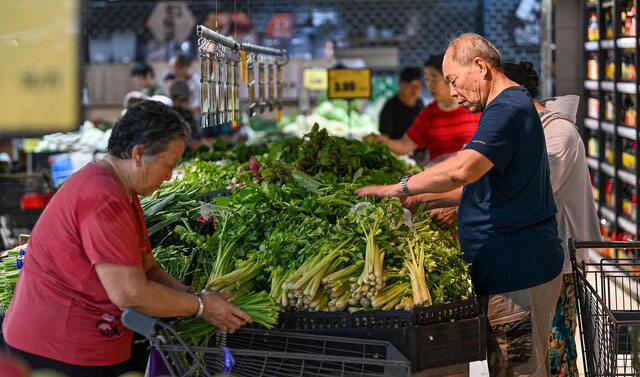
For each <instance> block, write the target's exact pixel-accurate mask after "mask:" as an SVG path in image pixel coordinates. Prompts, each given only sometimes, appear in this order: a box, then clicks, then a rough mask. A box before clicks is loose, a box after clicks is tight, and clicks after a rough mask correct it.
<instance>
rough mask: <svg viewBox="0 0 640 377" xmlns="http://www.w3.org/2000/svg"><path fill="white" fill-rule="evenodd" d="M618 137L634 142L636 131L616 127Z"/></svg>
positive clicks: (624, 127) (629, 128)
mask: <svg viewBox="0 0 640 377" xmlns="http://www.w3.org/2000/svg"><path fill="white" fill-rule="evenodd" d="M618 135H620V136H622V137H625V138H627V139H631V140H636V129H635V128H631V127H626V126H618Z"/></svg>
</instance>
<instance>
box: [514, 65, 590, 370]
mask: <svg viewBox="0 0 640 377" xmlns="http://www.w3.org/2000/svg"><path fill="white" fill-rule="evenodd" d="M503 68H504V73H505V75H507V77H509V78H510V79H511V80H513V81H515V82H517V83H518V84H520V85H522V86H524V87H525V88H526V89H527V91H528V92H529V95H530V96H531V98H533V104H534V106H535V107H536V110H538V113H539V114H540V118H541V121H542V127H543V128H544V135H545V140H546V144H547V154H548V155H549V171H550V173H551V186H552V187H553V197H554V198H555V200H556V206H557V207H558V214H557V215H556V218H557V219H558V234H559V236H560V238H562V247H563V249H564V267H563V269H562V273H563V284H562V290H561V292H560V299H559V300H558V303H557V305H556V308H555V314H554V318H553V322H552V324H551V336H550V342H549V351H550V362H551V376H554V377H556V376H558V377H559V376H576V377H577V376H578V365H577V356H578V355H577V350H576V343H575V336H576V310H577V307H576V305H577V304H576V292H575V289H574V283H573V274H572V271H571V263H570V259H569V245H568V242H569V238H573V239H575V240H581V241H599V240H600V227H599V223H598V214H597V213H596V209H595V206H594V205H593V203H594V200H593V191H592V189H591V181H590V179H589V169H588V167H587V159H586V155H585V150H584V144H583V142H582V139H581V138H580V133H579V132H578V128H577V126H576V114H577V112H578V105H579V103H580V97H578V96H575V95H568V96H562V97H555V98H551V99H548V100H545V101H538V100H537V99H536V98H537V97H538V95H539V94H540V93H539V90H538V83H539V79H538V74H537V72H536V71H535V69H534V67H533V63H531V62H526V61H525V62H520V63H518V64H515V63H505V64H504V66H503ZM579 251H581V253H578V254H577V255H576V258H577V259H578V262H581V261H583V260H584V259H585V258H586V255H584V251H585V250H579Z"/></svg>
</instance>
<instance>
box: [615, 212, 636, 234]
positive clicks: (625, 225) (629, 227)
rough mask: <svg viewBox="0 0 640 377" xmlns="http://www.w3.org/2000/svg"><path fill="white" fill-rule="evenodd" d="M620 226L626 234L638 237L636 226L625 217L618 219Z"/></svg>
mask: <svg viewBox="0 0 640 377" xmlns="http://www.w3.org/2000/svg"><path fill="white" fill-rule="evenodd" d="M618 225H619V226H620V228H622V229H623V230H624V231H625V232H628V233H631V234H633V235H634V236H636V224H635V223H634V222H633V221H631V220H629V219H627V218H625V217H622V216H620V217H618Z"/></svg>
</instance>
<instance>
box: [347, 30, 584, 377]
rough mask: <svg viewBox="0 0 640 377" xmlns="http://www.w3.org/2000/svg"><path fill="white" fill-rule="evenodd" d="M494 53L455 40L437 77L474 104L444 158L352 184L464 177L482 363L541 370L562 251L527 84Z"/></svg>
mask: <svg viewBox="0 0 640 377" xmlns="http://www.w3.org/2000/svg"><path fill="white" fill-rule="evenodd" d="M501 60H502V59H501V56H500V52H499V51H498V50H497V49H496V47H495V46H494V45H493V44H491V42H489V41H487V40H486V39H484V38H483V37H481V36H479V35H477V34H463V35H462V36H460V37H458V38H456V39H455V40H453V41H452V42H451V43H450V44H449V47H448V48H447V52H446V54H445V57H444V61H443V72H444V75H445V76H444V77H445V78H446V80H447V81H448V82H449V85H450V90H451V95H452V96H453V97H454V98H455V100H456V103H457V104H458V105H460V106H465V107H466V108H467V109H469V110H470V111H473V112H482V117H481V118H480V122H479V124H478V128H477V131H476V132H475V133H474V134H473V137H472V138H471V140H469V142H468V143H467V144H466V145H465V147H464V149H463V150H462V151H460V152H458V153H457V154H456V155H455V156H453V157H451V158H450V159H448V160H446V161H443V162H441V163H439V164H437V165H434V166H432V167H431V168H429V169H427V170H425V171H423V172H422V173H419V174H417V175H415V176H412V177H404V178H403V179H402V180H401V181H400V183H398V184H395V185H387V186H367V187H362V188H360V189H358V190H357V193H358V195H361V196H369V195H375V196H394V197H407V198H411V197H412V196H414V195H417V194H421V193H430V194H437V193H446V192H452V191H454V192H455V190H457V189H459V188H460V187H462V186H464V189H463V191H462V196H461V197H460V200H459V210H458V213H459V216H460V221H459V226H458V238H459V241H460V245H461V249H462V252H463V254H464V259H465V261H467V262H470V263H471V278H472V281H473V285H474V288H475V291H476V293H477V294H478V298H479V302H480V305H481V306H482V307H483V311H484V313H486V315H487V321H488V324H487V325H488V326H487V335H488V336H487V361H488V365H489V373H490V375H491V376H492V377H507V376H513V377H516V376H518V377H522V376H533V377H543V376H548V375H549V357H548V356H549V332H550V328H551V320H552V318H553V314H554V310H555V307H556V303H557V301H558V297H559V296H560V289H561V286H562V268H563V262H564V253H563V250H562V246H561V240H560V238H559V237H558V223H557V220H556V213H557V208H556V205H555V202H554V198H553V189H552V187H551V179H550V174H549V161H548V158H547V153H546V148H545V135H544V132H543V129H542V124H541V122H540V118H539V116H538V113H537V112H536V109H535V107H534V105H533V103H532V102H531V97H530V96H529V93H527V91H526V89H525V88H523V87H521V86H518V84H517V83H515V82H513V81H512V80H510V79H509V78H508V77H507V76H505V74H504V72H503V71H502V63H501ZM590 205H591V206H593V204H590Z"/></svg>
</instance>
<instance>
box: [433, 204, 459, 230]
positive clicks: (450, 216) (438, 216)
mask: <svg viewBox="0 0 640 377" xmlns="http://www.w3.org/2000/svg"><path fill="white" fill-rule="evenodd" d="M457 209H458V207H449V208H438V209H434V210H431V211H430V212H429V217H430V218H431V220H433V221H434V222H435V223H436V225H437V226H439V227H440V228H442V229H448V228H449V227H450V226H451V224H453V222H454V221H456V220H457V219H458V213H457V212H456V211H457Z"/></svg>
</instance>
